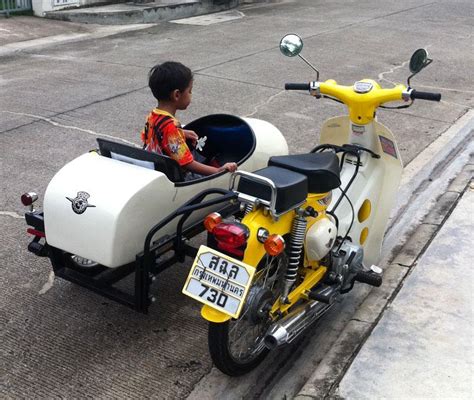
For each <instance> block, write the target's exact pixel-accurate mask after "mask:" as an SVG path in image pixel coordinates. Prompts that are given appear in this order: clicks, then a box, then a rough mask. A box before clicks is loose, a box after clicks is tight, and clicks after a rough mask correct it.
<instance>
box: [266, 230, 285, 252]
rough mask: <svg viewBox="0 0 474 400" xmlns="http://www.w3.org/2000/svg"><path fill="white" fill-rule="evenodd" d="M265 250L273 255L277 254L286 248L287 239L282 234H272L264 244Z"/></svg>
mask: <svg viewBox="0 0 474 400" xmlns="http://www.w3.org/2000/svg"><path fill="white" fill-rule="evenodd" d="M263 246H264V247H265V251H266V252H267V253H268V254H269V255H271V256H277V255H278V254H280V253H281V252H282V251H283V250H285V239H283V238H282V237H281V236H280V235H270V236H269V237H268V239H267V240H265V243H264V244H263Z"/></svg>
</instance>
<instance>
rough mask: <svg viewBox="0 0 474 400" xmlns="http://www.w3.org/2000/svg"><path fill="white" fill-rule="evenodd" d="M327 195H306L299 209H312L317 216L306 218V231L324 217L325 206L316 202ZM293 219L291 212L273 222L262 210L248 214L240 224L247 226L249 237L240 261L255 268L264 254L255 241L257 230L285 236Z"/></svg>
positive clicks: (260, 245) (292, 212) (259, 243)
mask: <svg viewBox="0 0 474 400" xmlns="http://www.w3.org/2000/svg"><path fill="white" fill-rule="evenodd" d="M327 195H328V193H310V194H308V197H307V199H306V202H305V203H304V204H303V205H302V206H301V207H302V208H306V207H308V206H311V207H313V208H314V209H315V210H316V211H317V213H318V216H317V217H316V218H311V217H308V218H307V220H308V226H307V229H309V228H310V227H311V226H312V225H313V224H314V223H315V222H316V221H318V220H319V219H320V218H323V217H325V215H326V214H325V210H326V205H324V204H320V203H319V201H318V200H321V199H323V198H324V197H326V196H327ZM294 217H295V212H294V211H291V212H288V213H285V214H283V215H282V216H281V217H280V218H278V219H277V220H275V219H274V218H272V216H271V215H270V213H268V212H264V209H263V208H258V209H256V210H254V211H252V212H250V213H248V214H247V215H246V216H245V217H244V218H243V219H242V223H243V224H244V225H245V226H247V228H248V229H249V231H250V236H249V238H248V239H247V248H246V249H245V254H244V259H243V260H242V261H243V262H244V263H246V264H248V265H253V266H255V267H257V265H258V264H259V262H260V261H261V260H262V258H263V257H264V256H265V254H266V252H265V248H264V246H263V243H261V242H259V241H258V239H257V232H258V230H259V228H265V229H266V230H268V232H269V233H270V234H271V235H273V234H277V235H281V236H285V235H287V234H289V233H290V232H291V227H292V224H293V219H294Z"/></svg>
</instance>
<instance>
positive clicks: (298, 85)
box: [285, 83, 309, 91]
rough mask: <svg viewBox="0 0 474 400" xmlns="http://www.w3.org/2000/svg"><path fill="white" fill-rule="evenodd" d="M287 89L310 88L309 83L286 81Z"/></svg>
mask: <svg viewBox="0 0 474 400" xmlns="http://www.w3.org/2000/svg"><path fill="white" fill-rule="evenodd" d="M285 90H308V91H309V83H285Z"/></svg>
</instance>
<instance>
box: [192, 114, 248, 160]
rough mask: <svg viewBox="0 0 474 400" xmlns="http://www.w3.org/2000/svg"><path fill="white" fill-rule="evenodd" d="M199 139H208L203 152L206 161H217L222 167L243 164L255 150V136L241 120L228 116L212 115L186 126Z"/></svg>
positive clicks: (200, 152) (201, 152)
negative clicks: (229, 163) (231, 163)
mask: <svg viewBox="0 0 474 400" xmlns="http://www.w3.org/2000/svg"><path fill="white" fill-rule="evenodd" d="M185 129H189V130H193V131H195V132H196V133H197V135H198V136H199V137H204V136H206V137H207V140H206V142H205V146H204V147H203V149H202V151H198V152H199V154H201V155H202V156H203V157H204V158H205V159H206V160H208V161H210V160H212V159H215V160H216V161H217V162H218V163H219V164H220V165H223V164H225V163H227V162H236V163H238V164H241V163H242V162H243V161H245V160H246V159H247V158H249V157H250V155H251V154H252V152H253V151H254V149H255V135H254V133H253V131H252V129H251V128H250V126H249V125H248V124H247V123H246V122H245V121H244V120H243V119H241V118H239V117H236V116H234V115H227V114H212V115H206V116H205V117H202V118H199V119H196V120H194V121H192V122H190V123H189V124H187V125H186V126H185Z"/></svg>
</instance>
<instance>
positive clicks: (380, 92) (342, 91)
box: [320, 79, 406, 125]
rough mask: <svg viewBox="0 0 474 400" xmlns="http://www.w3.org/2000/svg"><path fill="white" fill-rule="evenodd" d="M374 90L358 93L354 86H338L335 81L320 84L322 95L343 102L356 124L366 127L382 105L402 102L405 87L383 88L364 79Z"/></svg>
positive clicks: (372, 81)
mask: <svg viewBox="0 0 474 400" xmlns="http://www.w3.org/2000/svg"><path fill="white" fill-rule="evenodd" d="M362 82H368V83H371V84H372V85H373V88H372V90H371V91H370V92H368V93H357V92H355V91H354V87H353V86H342V85H338V84H337V82H336V81H335V80H333V79H330V80H327V81H326V82H321V83H320V90H321V94H323V95H327V96H331V97H335V98H337V99H339V100H341V101H342V102H343V103H344V104H345V105H346V106H347V107H348V108H349V117H350V119H351V121H352V122H353V123H354V124H361V125H365V124H368V123H369V122H371V121H372V120H373V119H374V117H375V110H376V109H377V107H379V106H380V105H381V104H383V103H386V102H389V101H397V100H402V92H403V91H404V90H405V89H406V87H405V85H397V86H395V87H393V88H390V89H382V87H381V86H380V85H379V84H378V83H377V82H376V81H374V80H371V79H363V80H362Z"/></svg>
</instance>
